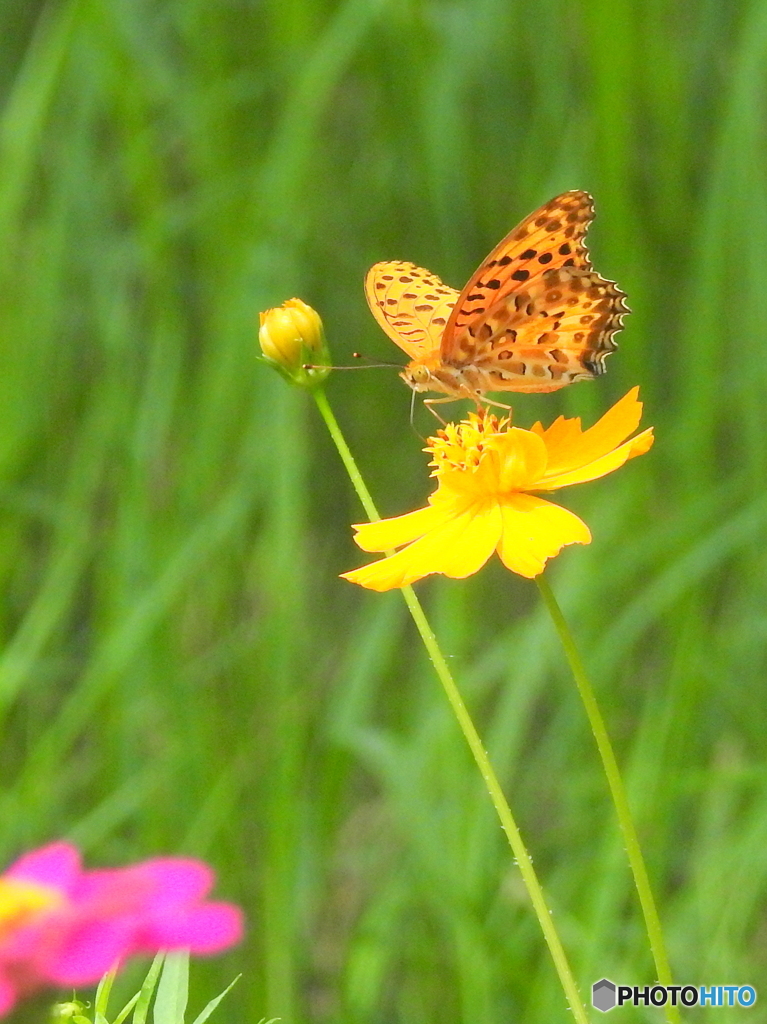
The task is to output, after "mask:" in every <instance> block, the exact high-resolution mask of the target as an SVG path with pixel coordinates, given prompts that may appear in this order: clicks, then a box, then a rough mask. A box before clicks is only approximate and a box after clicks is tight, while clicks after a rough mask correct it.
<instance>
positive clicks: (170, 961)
mask: <svg viewBox="0 0 767 1024" xmlns="http://www.w3.org/2000/svg"><path fill="white" fill-rule="evenodd" d="M188 998H189V953H188V952H187V951H182V952H177V953H168V954H167V956H166V957H165V965H164V967H163V969H162V975H161V977H160V984H159V985H158V986H157V996H156V998H155V1001H154V1024H184V1011H185V1010H186V1004H187V1000H188Z"/></svg>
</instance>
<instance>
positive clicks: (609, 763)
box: [535, 575, 681, 1024]
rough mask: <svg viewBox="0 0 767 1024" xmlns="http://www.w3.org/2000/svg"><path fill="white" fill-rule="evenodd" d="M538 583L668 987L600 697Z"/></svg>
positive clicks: (546, 589) (673, 1019)
mask: <svg viewBox="0 0 767 1024" xmlns="http://www.w3.org/2000/svg"><path fill="white" fill-rule="evenodd" d="M535 582H536V583H537V584H538V590H539V591H540V594H541V597H542V598H543V602H544V604H545V605H546V608H547V610H548V612H549V615H550V616H551V619H552V621H553V623H554V627H555V629H556V631H557V633H558V635H559V639H560V641H561V643H562V647H563V648H564V652H565V657H566V658H567V661H568V664H569V665H570V670H571V672H572V674H573V679H574V680H575V685H576V686H577V688H578V693H579V695H580V698H581V701H582V703H583V707H584V708H585V710H586V715H587V717H588V720H589V725H590V726H591V731H592V732H593V734H594V739H595V740H596V744H597V749H598V751H599V756H600V758H601V760H602V767H603V769H604V773H605V776H606V777H607V784H608V786H609V787H610V794H611V796H612V799H613V805H614V807H615V813H616V815H617V817H618V825H619V827H620V831H621V836H622V837H623V842H624V845H625V847H626V855H627V856H628V861H629V866H630V868H631V873H632V875H633V876H634V884H635V885H636V890H637V894H638V896H639V903H640V906H641V908H642V914H643V916H644V922H645V928H646V930H647V937H648V939H649V942H650V949H651V950H652V956H653V960H654V962H655V970H656V973H657V976H658V981H659V982H660V984H661V985H665V986H667V987H668V986H670V985H671V984H672V978H671V968H670V966H669V961H668V955H667V953H666V945H665V942H664V940H663V929H662V927H661V923H660V917H659V915H658V909H657V907H656V905H655V899H654V898H653V894H652V888H651V887H650V879H649V876H648V874H647V867H646V866H645V862H644V857H643V856H642V849H641V847H640V845H639V838H638V836H637V833H636V828H635V827H634V820H633V818H632V816H631V808H630V806H629V802H628V797H627V795H626V788H625V786H624V785H623V779H622V778H621V774H620V769H619V768H618V762H617V760H616V757H615V752H614V751H613V748H612V744H611V743H610V737H609V735H608V732H607V727H606V726H605V722H604V719H603V718H602V713H601V711H600V710H599V704H598V703H597V699H596V694H595V693H594V690H593V688H592V686H591V683H590V682H589V678H588V676H587V675H586V669H585V668H584V665H583V661H582V660H581V656H580V654H579V653H578V648H577V647H576V645H575V640H574V639H573V635H572V633H571V632H570V628H569V626H568V625H567V620H566V619H565V617H564V615H563V614H562V609H561V608H560V607H559V602H558V601H557V599H556V597H555V596H554V592H553V591H552V589H551V587H550V586H549V583H548V581H547V580H546V579H545V578H544V576H543V575H541V576H537V577H536V580H535ZM665 1010H666V1020H667V1021H668V1022H669V1024H679V1022H680V1021H681V1017H680V1015H679V1009H678V1007H676V1006H672V1005H671V1004H670V1003H668V1004H667V1005H666V1008H665Z"/></svg>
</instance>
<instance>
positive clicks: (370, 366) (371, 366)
mask: <svg viewBox="0 0 767 1024" xmlns="http://www.w3.org/2000/svg"><path fill="white" fill-rule="evenodd" d="M352 358H353V359H360V360H363V359H364V360H365V363H364V365H360V364H359V363H357V365H356V366H318V365H315V364H314V363H304V364H303V369H304V370H322V369H325V370H382V369H386V370H391V369H392V368H393V369H395V370H401V369H402V367H401V366H400V364H399V363H374V362H373V361H372V360H370V359H369V358H368V356H363V355H362V354H361V353H360V352H352Z"/></svg>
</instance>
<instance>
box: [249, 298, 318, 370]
mask: <svg viewBox="0 0 767 1024" xmlns="http://www.w3.org/2000/svg"><path fill="white" fill-rule="evenodd" d="M259 318H260V322H261V327H260V329H259V332H258V341H259V344H260V346H261V352H262V353H263V356H264V359H265V360H266V361H267V362H268V363H270V364H271V365H272V366H273V367H274V368H275V369H276V370H279V372H280V373H281V374H282V375H283V377H286V378H287V379H288V380H289V381H291V383H293V384H298V385H300V386H301V387H310V388H311V387H315V386H316V385H317V384H320V383H321V382H322V381H323V380H324V379H325V377H327V375H328V373H330V368H329V367H328V366H327V365H326V364H327V363H329V362H330V359H329V355H328V350H327V345H326V343H325V333H324V331H323V328H322V320H321V319H320V315H319V313H317V311H316V310H314V309H312V307H311V306H307V304H306V303H305V302H303V301H302V300H301V299H288V300H287V302H283V304H282V305H281V306H278V307H276V308H275V309H267V310H266V312H265V313H259Z"/></svg>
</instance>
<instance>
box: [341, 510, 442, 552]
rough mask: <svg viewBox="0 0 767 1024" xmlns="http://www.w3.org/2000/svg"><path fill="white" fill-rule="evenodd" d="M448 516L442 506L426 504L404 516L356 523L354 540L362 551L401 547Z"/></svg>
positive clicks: (389, 549)
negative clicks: (424, 506)
mask: <svg viewBox="0 0 767 1024" xmlns="http://www.w3.org/2000/svg"><path fill="white" fill-rule="evenodd" d="M448 516H449V512H447V511H446V510H445V508H444V507H439V506H437V507H435V506H434V505H428V506H427V507H426V508H419V509H417V510H416V511H415V512H408V513H406V514H405V515H404V516H394V517H393V518H392V519H379V520H377V521H376V522H375V523H356V524H355V526H354V529H355V530H356V531H357V536H356V537H355V538H354V540H355V542H356V543H357V544H358V545H359V547H361V548H362V550H363V551H391V549H392V548H399V547H402V545H403V544H409V543H410V542H411V541H413V540H415V539H416V538H417V537H422V536H423V535H424V534H425V533H428V531H429V530H432V529H434V528H435V527H436V526H438V525H439V524H440V523H441V522H444V520H445V518H447V517H448Z"/></svg>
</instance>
